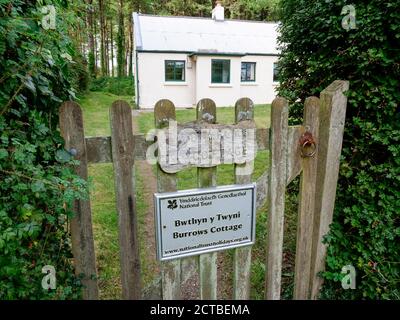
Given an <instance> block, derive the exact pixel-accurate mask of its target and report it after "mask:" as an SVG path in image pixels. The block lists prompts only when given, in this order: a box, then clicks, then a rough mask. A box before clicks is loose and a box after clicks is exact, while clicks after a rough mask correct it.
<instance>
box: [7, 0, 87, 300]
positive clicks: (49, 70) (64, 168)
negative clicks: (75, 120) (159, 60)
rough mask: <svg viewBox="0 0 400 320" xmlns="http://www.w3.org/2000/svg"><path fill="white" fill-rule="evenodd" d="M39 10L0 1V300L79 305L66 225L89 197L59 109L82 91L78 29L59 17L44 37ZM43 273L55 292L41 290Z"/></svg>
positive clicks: (78, 286) (27, 3) (30, 5)
mask: <svg viewBox="0 0 400 320" xmlns="http://www.w3.org/2000/svg"><path fill="white" fill-rule="evenodd" d="M37 3H39V1H38V2H37ZM40 3H42V1H40ZM60 3H63V2H62V1H53V5H55V6H56V10H61V4H60ZM40 9H41V6H40V5H39V4H36V1H18V0H15V1H12V2H10V1H4V0H0V70H1V75H0V83H1V85H0V181H1V183H0V299H73V298H79V297H80V289H81V284H80V281H79V278H77V277H75V275H74V270H73V266H72V264H71V257H72V255H71V244H70V237H69V232H68V227H67V226H68V223H67V222H68V220H69V219H70V218H71V217H72V212H71V210H70V209H69V208H70V205H71V202H72V200H73V199H74V198H77V197H85V196H87V192H86V185H85V181H83V180H82V179H80V178H79V177H77V176H76V175H75V174H73V172H72V170H71V166H72V165H74V164H76V162H75V161H74V160H73V159H71V156H70V155H69V154H68V153H67V152H66V151H64V150H63V139H62V138H61V137H60V134H59V132H58V131H57V124H58V107H59V106H60V104H61V102H62V101H65V100H69V99H73V98H74V96H75V90H74V89H73V84H78V83H79V79H76V78H75V75H76V74H77V73H76V72H75V71H74V70H73V69H72V65H74V64H73V62H72V61H70V60H71V57H74V56H76V54H75V53H74V50H73V46H72V44H71V42H70V41H69V38H68V35H67V32H66V31H67V26H68V27H70V26H71V25H72V24H73V23H74V21H73V20H68V21H66V19H73V17H70V16H61V15H57V20H56V29H50V30H44V29H43V28H42V27H41V26H40V25H39V23H40V21H41V20H42V17H43V14H42V13H41V11H40ZM45 265H52V266H54V267H55V271H56V281H57V282H56V285H57V288H56V290H49V291H47V290H44V289H43V288H42V286H41V281H42V278H43V276H44V274H43V273H42V267H44V266H45Z"/></svg>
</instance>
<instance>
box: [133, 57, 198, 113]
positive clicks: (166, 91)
mask: <svg viewBox="0 0 400 320" xmlns="http://www.w3.org/2000/svg"><path fill="white" fill-rule="evenodd" d="M165 60H184V61H186V64H185V81H184V82H166V81H165ZM137 64H138V80H139V83H138V88H139V106H140V107H141V108H154V105H155V104H156V103H157V101H158V100H160V99H169V100H171V101H172V102H173V103H174V105H175V106H176V107H177V108H179V107H192V106H193V105H195V103H196V102H195V83H196V78H195V74H196V72H195V66H194V65H192V68H191V69H189V68H188V63H187V54H183V53H182V54H180V53H179V54H175V53H148V52H138V61H137ZM136 92H137V91H136Z"/></svg>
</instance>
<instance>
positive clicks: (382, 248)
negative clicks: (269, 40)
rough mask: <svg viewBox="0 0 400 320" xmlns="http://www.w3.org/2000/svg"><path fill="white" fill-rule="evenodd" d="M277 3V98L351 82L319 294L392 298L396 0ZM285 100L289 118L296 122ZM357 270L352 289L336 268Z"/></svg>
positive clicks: (399, 214) (398, 187)
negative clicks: (350, 9)
mask: <svg viewBox="0 0 400 320" xmlns="http://www.w3.org/2000/svg"><path fill="white" fill-rule="evenodd" d="M347 4H349V3H348V2H346V1H325V0H314V1H310V0H282V3H281V5H282V27H281V36H280V41H281V46H282V49H283V51H282V58H281V60H280V68H281V72H280V76H281V81H282V82H281V85H280V87H279V93H280V95H283V96H286V97H288V98H289V99H290V100H291V101H292V102H294V101H296V99H297V98H300V100H301V101H304V99H305V98H306V97H307V96H310V95H318V94H319V92H320V91H321V90H323V89H324V88H325V87H326V86H328V85H329V83H331V82H332V81H333V80H335V79H343V80H349V81H350V90H349V91H348V93H347V95H348V109H347V115H346V125H345V134H344V142H343V151H342V158H341V166H340V177H339V185H338V190H337V200H336V206H335V213H334V221H333V223H332V225H331V230H330V233H329V234H328V235H327V236H326V243H327V244H328V253H327V258H326V263H327V270H326V272H324V274H323V277H324V278H325V285H324V288H323V291H322V294H321V297H322V298H332V299H361V298H366V299H400V237H399V236H400V112H399V111H400V109H399V102H400V50H399V49H400V23H399V21H400V2H399V1H398V0H385V1H383V0H375V1H368V2H367V1H361V0H355V1H352V2H351V4H353V5H354V8H355V10H356V29H350V30H345V29H344V28H342V24H341V22H342V19H343V18H344V17H345V15H341V11H342V8H343V6H345V5H347ZM301 116H302V107H301V105H300V104H299V103H297V104H296V103H294V104H293V105H292V108H291V119H301ZM348 264H351V265H353V266H354V267H355V268H356V272H357V277H356V289H355V290H351V289H349V290H344V289H342V287H341V281H340V280H341V279H342V277H343V274H341V269H342V267H343V266H345V265H348Z"/></svg>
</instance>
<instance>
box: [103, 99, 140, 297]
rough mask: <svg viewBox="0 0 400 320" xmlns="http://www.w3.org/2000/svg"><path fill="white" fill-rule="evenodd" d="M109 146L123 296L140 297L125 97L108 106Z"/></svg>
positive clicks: (131, 148) (128, 110)
mask: <svg viewBox="0 0 400 320" xmlns="http://www.w3.org/2000/svg"><path fill="white" fill-rule="evenodd" d="M110 124H111V147H112V158H113V166H114V180H115V195H116V206H117V212H118V224H119V245H120V263H121V282H122V298H123V299H125V300H133V299H135V300H137V299H140V298H141V275H140V256H139V239H138V228H137V213H136V205H135V172H134V154H133V153H134V149H135V146H134V139H133V131H132V113H131V108H130V106H129V104H128V103H127V102H125V101H122V100H119V101H115V102H114V103H113V104H112V106H111V108H110Z"/></svg>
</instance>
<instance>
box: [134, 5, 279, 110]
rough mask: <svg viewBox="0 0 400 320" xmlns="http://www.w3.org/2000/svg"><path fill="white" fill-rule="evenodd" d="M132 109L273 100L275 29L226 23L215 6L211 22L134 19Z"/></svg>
mask: <svg viewBox="0 0 400 320" xmlns="http://www.w3.org/2000/svg"><path fill="white" fill-rule="evenodd" d="M133 23H134V38H135V41H134V57H135V89H136V91H135V92H136V103H137V105H138V106H139V107H140V108H153V107H154V105H155V103H156V102H157V101H158V100H160V99H169V100H171V101H172V102H173V103H174V104H175V106H176V107H186V108H187V107H193V106H195V105H196V103H197V102H198V101H199V100H200V99H202V98H211V99H213V100H214V101H215V102H216V104H217V106H232V105H233V104H234V103H235V102H236V100H237V99H239V98H241V97H249V98H250V99H252V100H253V102H254V103H255V104H265V103H271V102H272V100H273V99H274V97H275V87H276V85H277V82H276V81H277V80H276V72H277V70H276V62H277V60H278V54H279V52H278V50H277V45H276V41H277V23H268V22H255V21H241V20H227V19H224V8H223V7H222V6H221V5H217V6H216V7H215V8H214V10H213V13H212V18H194V17H163V16H153V15H144V14H137V13H134V14H133Z"/></svg>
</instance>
